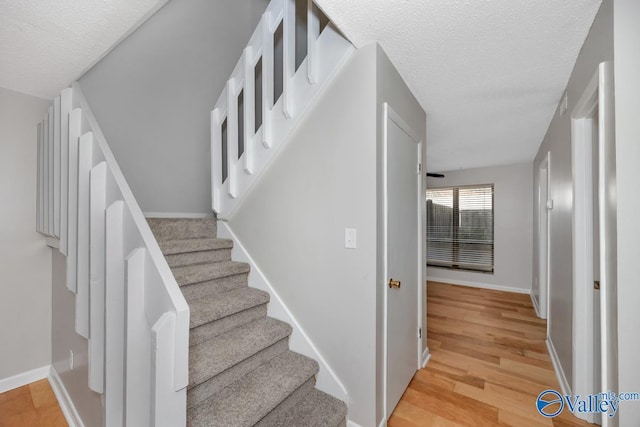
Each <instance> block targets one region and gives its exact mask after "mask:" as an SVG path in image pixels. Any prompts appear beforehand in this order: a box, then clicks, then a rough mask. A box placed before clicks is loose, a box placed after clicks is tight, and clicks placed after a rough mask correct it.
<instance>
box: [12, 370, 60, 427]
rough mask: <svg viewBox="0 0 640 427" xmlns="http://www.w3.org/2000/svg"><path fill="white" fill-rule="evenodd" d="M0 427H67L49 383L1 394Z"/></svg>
mask: <svg viewBox="0 0 640 427" xmlns="http://www.w3.org/2000/svg"><path fill="white" fill-rule="evenodd" d="M0 427H67V422H66V420H65V418H64V415H63V414H62V410H61V409H60V406H59V405H58V400H57V399H56V396H55V395H54V394H53V390H52V389H51V386H50V385H49V381H48V380H46V379H44V380H40V381H36V382H34V383H31V384H28V385H25V386H22V387H19V388H16V389H13V390H10V391H7V392H5V393H1V394H0Z"/></svg>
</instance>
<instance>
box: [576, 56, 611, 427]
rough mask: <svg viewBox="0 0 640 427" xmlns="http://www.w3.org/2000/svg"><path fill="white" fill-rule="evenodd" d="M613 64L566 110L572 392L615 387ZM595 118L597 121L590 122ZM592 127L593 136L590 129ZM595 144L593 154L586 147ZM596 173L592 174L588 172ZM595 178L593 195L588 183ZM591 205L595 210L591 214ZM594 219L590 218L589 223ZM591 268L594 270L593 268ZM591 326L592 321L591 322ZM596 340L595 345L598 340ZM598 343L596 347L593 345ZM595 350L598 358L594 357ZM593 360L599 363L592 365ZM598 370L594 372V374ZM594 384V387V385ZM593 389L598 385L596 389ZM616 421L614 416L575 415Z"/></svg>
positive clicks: (606, 64)
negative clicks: (596, 287) (596, 318)
mask: <svg viewBox="0 0 640 427" xmlns="http://www.w3.org/2000/svg"><path fill="white" fill-rule="evenodd" d="M613 97H614V91H613V65H612V64H611V63H610V62H603V63H601V64H600V65H599V67H598V70H597V72H596V74H595V75H594V77H593V78H592V79H591V81H590V83H589V84H588V86H587V88H586V89H585V91H584V92H583V94H582V96H581V97H580V99H579V100H578V102H577V104H576V107H575V108H574V110H573V112H572V115H571V152H572V173H573V197H574V200H573V334H572V336H573V394H574V395H576V394H581V395H587V394H592V393H599V392H603V391H614V392H617V391H618V390H617V306H616V288H617V277H616V233H617V227H616V188H615V187H616V185H615V133H614V132H615V131H614V98H613ZM595 120H597V126H596V125H595V124H594V121H595ZM596 129H597V135H595V133H596V132H595V130H596ZM594 141H595V143H596V144H597V147H596V148H597V151H596V153H597V159H595V158H594V157H596V155H594V152H593V151H592V149H593V146H592V144H593V143H594ZM594 161H597V164H594ZM594 174H596V176H594ZM594 179H595V182H596V183H597V191H596V192H595V193H596V194H597V196H596V195H594V186H593V182H594ZM594 205H595V206H597V210H596V212H597V214H594ZM594 221H595V223H594ZM594 229H595V230H597V232H598V234H599V236H598V240H599V247H600V248H599V273H600V290H599V291H598V292H599V296H600V298H599V308H600V310H599V311H600V313H599V314H600V322H599V331H595V333H594V331H593V329H594V316H596V315H597V314H598V313H597V312H598V310H596V307H594V304H595V303H597V302H598V301H597V298H595V297H594V291H593V286H594V285H593V282H594V268H593V267H594V266H593V263H594V243H595V242H594ZM596 271H597V269H596ZM595 327H596V328H597V327H598V325H595ZM598 337H599V338H600V339H599V341H600V343H599V344H600V345H599V346H598V342H597V341H598V339H597V338H598ZM596 347H599V348H596ZM598 353H599V355H600V363H598V357H595V356H594V354H598ZM596 365H599V366H596ZM598 372H599V373H600V374H599V376H600V378H597V377H598ZM598 384H600V386H599V387H598ZM596 388H599V389H596ZM576 415H578V416H579V417H584V419H586V420H587V421H591V422H594V421H600V420H601V422H602V425H603V426H605V427H609V426H616V425H617V417H614V418H609V417H607V416H602V417H601V418H599V417H594V416H592V414H576Z"/></svg>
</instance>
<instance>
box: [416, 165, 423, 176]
mask: <svg viewBox="0 0 640 427" xmlns="http://www.w3.org/2000/svg"><path fill="white" fill-rule="evenodd" d="M416 170H417V172H416V173H417V174H418V175H420V173H421V172H422V163H418V167H417V168H416Z"/></svg>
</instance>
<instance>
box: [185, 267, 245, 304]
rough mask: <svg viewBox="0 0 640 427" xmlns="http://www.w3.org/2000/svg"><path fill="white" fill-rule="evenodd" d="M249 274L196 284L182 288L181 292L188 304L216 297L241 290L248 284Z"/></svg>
mask: <svg viewBox="0 0 640 427" xmlns="http://www.w3.org/2000/svg"><path fill="white" fill-rule="evenodd" d="M248 278H249V274H248V273H245V274H236V275H233V276H227V277H221V278H219V279H214V280H208V281H206V282H200V283H194V284H191V285H184V286H180V290H181V291H182V294H183V295H184V297H185V299H186V300H187V302H189V301H195V300H197V299H200V298H203V297H207V296H209V295H214V294H217V293H219V292H226V291H231V290H234V289H240V288H242V287H243V286H247V284H248Z"/></svg>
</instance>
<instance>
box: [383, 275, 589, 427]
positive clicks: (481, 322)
mask: <svg viewBox="0 0 640 427" xmlns="http://www.w3.org/2000/svg"><path fill="white" fill-rule="evenodd" d="M545 336H546V322H545V321H544V320H541V319H538V317H536V314H535V312H534V309H533V306H532V304H531V299H530V297H529V295H523V294H514V293H509V292H499V291H490V290H485V289H476V288H468V287H462V286H454V285H448V284H443V283H436V282H428V283H427V338H428V345H429V349H430V351H431V360H430V361H429V363H428V364H427V367H426V368H425V369H421V370H419V371H418V372H417V373H416V375H415V376H414V378H413V380H412V381H411V383H410V384H409V388H408V389H407V390H406V391H405V393H404V395H403V396H402V399H401V400H400V403H399V404H398V406H397V407H396V409H395V411H394V412H393V414H392V416H391V418H390V419H389V423H388V425H389V427H409V426H412V427H414V426H474V427H475V426H517V427H528V426H532V427H534V426H556V427H575V426H591V425H592V424H588V423H585V422H583V421H581V420H579V419H577V418H575V417H574V416H573V414H571V413H570V412H569V411H568V410H567V409H565V410H564V411H563V412H562V413H561V415H560V416H558V417H556V418H553V419H548V418H544V417H543V416H541V415H540V414H539V413H538V411H537V410H536V406H535V405H536V403H535V402H536V397H537V396H538V394H539V393H540V392H542V391H544V390H546V389H549V388H552V389H555V390H560V388H559V385H558V382H557V380H556V377H555V374H554V371H553V365H552V364H551V359H550V358H549V355H548V353H547V348H546V345H545Z"/></svg>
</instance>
